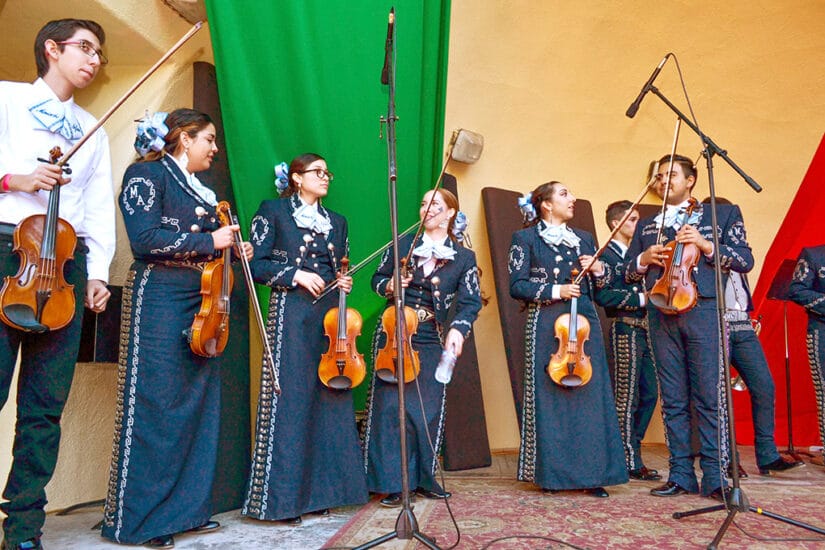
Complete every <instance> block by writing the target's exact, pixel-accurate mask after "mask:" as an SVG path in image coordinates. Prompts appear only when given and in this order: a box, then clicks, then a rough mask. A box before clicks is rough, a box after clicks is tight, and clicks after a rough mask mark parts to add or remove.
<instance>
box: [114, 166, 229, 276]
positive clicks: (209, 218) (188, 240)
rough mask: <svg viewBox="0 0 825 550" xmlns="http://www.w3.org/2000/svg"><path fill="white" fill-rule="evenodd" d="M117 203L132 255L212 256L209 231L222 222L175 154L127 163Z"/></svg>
mask: <svg viewBox="0 0 825 550" xmlns="http://www.w3.org/2000/svg"><path fill="white" fill-rule="evenodd" d="M118 205H119V207H120V211H121V212H122V213H123V221H124V223H125V225H126V232H127V233H128V235H129V245H130V246H131V248H132V254H133V255H134V257H135V259H137V260H143V261H150V262H151V261H169V260H172V261H187V262H204V261H209V260H212V259H213V258H214V255H215V253H216V251H215V247H214V243H213V241H212V235H210V234H209V232H211V231H214V230H215V229H217V228H218V227H219V226H220V224H219V223H218V220H217V215H216V214H215V207H214V206H212V205H210V204H209V203H207V202H206V201H204V200H203V199H202V198H201V197H200V196H199V195H198V194H197V193H195V191H193V190H192V188H191V187H189V185H188V184H187V183H186V179H185V176H184V175H183V172H181V170H180V168H178V166H177V164H175V162H174V161H173V160H170V159H167V158H165V157H163V158H161V159H159V160H156V161H151V162H137V163H135V164H132V165H131V166H129V167H128V168H127V169H126V173H125V174H124V175H123V188H122V189H121V191H120V196H119V197H118ZM199 214H200V215H199Z"/></svg>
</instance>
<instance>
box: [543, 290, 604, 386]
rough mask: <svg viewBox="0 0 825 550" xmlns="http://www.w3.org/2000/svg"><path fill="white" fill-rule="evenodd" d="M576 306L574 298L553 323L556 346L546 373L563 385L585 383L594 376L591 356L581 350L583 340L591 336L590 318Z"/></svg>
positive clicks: (582, 384)
mask: <svg viewBox="0 0 825 550" xmlns="http://www.w3.org/2000/svg"><path fill="white" fill-rule="evenodd" d="M577 309H578V300H577V299H576V298H573V299H572V300H571V301H570V313H562V314H561V315H559V316H558V317H557V318H556V322H555V323H554V324H553V330H554V331H555V334H556V339H557V340H558V341H559V349H558V351H556V353H554V354H553V355H552V356H551V357H550V362H549V363H548V364H547V374H548V376H550V379H551V380H553V382H555V383H556V384H558V385H559V386H563V387H565V388H576V387H579V386H584V385H585V384H587V383H588V382H590V378H591V377H592V376H593V366H592V365H591V364H590V357H589V356H588V355H586V354H585V353H584V344H585V343H586V342H587V340H588V339H589V338H590V322H589V321H588V320H587V318H586V317H585V316H584V315H579V313H578V311H577Z"/></svg>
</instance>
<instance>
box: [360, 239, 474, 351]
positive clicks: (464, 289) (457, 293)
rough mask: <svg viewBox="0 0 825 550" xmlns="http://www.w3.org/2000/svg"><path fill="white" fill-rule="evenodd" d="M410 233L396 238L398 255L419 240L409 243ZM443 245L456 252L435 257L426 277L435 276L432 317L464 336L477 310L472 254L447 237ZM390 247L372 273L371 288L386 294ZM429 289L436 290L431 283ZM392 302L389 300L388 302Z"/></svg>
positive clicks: (391, 269) (407, 250)
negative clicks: (447, 257)
mask: <svg viewBox="0 0 825 550" xmlns="http://www.w3.org/2000/svg"><path fill="white" fill-rule="evenodd" d="M412 240H413V235H405V236H404V237H402V238H401V240H400V241H399V242H398V250H399V253H400V256H401V257H404V256H406V255H407V254H408V253H409V251H410V248H415V246H418V245H419V244H421V239H419V240H417V241H416V243H415V246H413V242H412ZM445 244H446V245H447V246H449V247H451V248H453V249H455V251H456V255H455V256H454V257H453V259H452V260H439V261H438V263H437V264H436V267H435V269H434V270H433V272H432V273H431V274H430V275H429V276H428V277H427V280H428V281H431V279H432V277H433V276H437V277H438V278H439V283H438V287H437V289H438V291H439V292H438V296H436V295H435V294H434V295H433V306H434V312H435V320H436V321H437V322H438V324H439V325H441V326H442V327H447V328H454V329H456V330H457V331H459V332H460V333H461V335H462V336H464V338H465V339H466V338H467V336H468V335H469V334H470V330H471V329H472V328H473V322H475V320H476V318H477V317H478V312H479V311H480V310H481V289H480V288H479V283H478V267H477V266H476V255H475V253H474V252H473V251H472V250H469V249H467V248H464V247H463V246H460V245H457V244H455V243H454V242H453V241H452V239H447V242H446V243H445ZM393 253H394V252H393V248H392V247H390V248H389V249H388V250H387V251H386V252H384V255H383V257H382V258H381V263H380V264H378V268H377V269H376V270H375V274H373V276H372V289H373V290H374V291H375V292H377V293H378V294H380V295H381V296H386V292H387V284H388V283H389V282H390V279H391V278H392V275H393V261H392V259H393ZM432 290H436V288H435V287H433V288H432ZM391 303H393V302H392V300H389V301H388V304H391ZM453 304H455V313H454V314H453V315H452V318H451V319H448V315H449V314H450V308H451V307H452V306H453Z"/></svg>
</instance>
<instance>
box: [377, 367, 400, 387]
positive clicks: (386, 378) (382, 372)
mask: <svg viewBox="0 0 825 550" xmlns="http://www.w3.org/2000/svg"><path fill="white" fill-rule="evenodd" d="M375 376H377V377H378V379H379V380H381V381H382V382H386V383H387V384H396V383H398V378H396V377H395V372H393V371H391V370H390V369H378V370H376V371H375Z"/></svg>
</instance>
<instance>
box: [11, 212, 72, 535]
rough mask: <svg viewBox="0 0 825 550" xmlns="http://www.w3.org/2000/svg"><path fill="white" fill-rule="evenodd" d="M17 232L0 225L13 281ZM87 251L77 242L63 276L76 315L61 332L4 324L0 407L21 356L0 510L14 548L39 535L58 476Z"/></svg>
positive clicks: (15, 269) (17, 266) (16, 267)
mask: <svg viewBox="0 0 825 550" xmlns="http://www.w3.org/2000/svg"><path fill="white" fill-rule="evenodd" d="M11 229H13V227H11V226H9V225H6V224H0V275H2V276H7V275H9V276H14V275H15V274H16V273H17V271H18V269H19V265H20V259H19V258H20V256H19V255H18V254H17V253H14V252H13V251H12V247H13V242H12V235H11ZM86 252H87V248H86V246H85V245H84V244H83V243H82V241H81V240H78V244H77V248H76V250H75V257H74V260H69V261H67V262H66V264H65V267H64V277H65V279H66V281H67V282H68V283H69V284H73V285H75V287H74V294H75V302H76V303H75V315H74V318H73V319H72V321H71V322H70V323H69V324H68V325H67V326H66V327H64V328H62V329H60V330H55V331H50V332H46V333H44V334H34V333H30V332H24V331H20V330H17V329H14V328H12V327H9V326H8V325H6V324H4V323H1V322H0V408H2V407H3V406H5V404H6V401H7V399H8V396H9V387H10V386H11V382H12V377H13V376H14V368H15V365H16V364H17V358H18V352H19V354H20V372H19V374H18V381H17V424H16V426H15V433H14V449H13V454H14V458H13V462H12V468H11V472H10V473H9V477H8V481H7V482H6V488H5V490H4V491H3V499H4V502H3V503H0V510H2V511H3V512H5V514H6V516H7V517H6V519H5V520H4V521H3V530H4V532H5V541H6V544H7V545H8V546H14V545H16V544H18V543H20V542H22V541H24V540H27V539H30V538H32V537H35V536H39V535H40V534H41V532H42V531H41V530H42V528H43V523H44V521H45V519H46V513H45V511H44V508H45V506H46V492H45V487H46V484H47V483H48V482H49V480H50V479H51V477H52V474H53V473H54V467H55V464H56V462H57V451H58V447H59V444H60V416H61V414H62V413H63V407H64V406H65V404H66V399H67V398H68V396H69V387H70V386H71V382H72V376H73V375H74V369H75V364H76V362H77V351H78V348H79V346H80V329H81V324H82V320H83V300H84V297H85V294H86Z"/></svg>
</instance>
